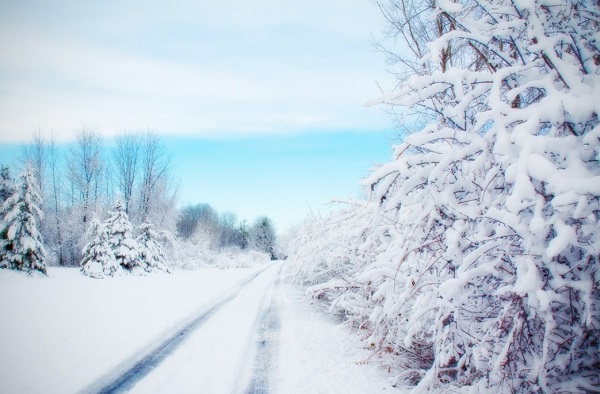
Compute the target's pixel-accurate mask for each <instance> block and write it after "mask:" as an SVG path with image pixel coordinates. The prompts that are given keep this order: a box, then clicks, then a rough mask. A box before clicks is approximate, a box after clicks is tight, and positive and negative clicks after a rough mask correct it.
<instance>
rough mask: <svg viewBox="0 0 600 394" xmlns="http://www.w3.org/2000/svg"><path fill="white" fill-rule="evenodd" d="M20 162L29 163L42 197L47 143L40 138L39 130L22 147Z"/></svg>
mask: <svg viewBox="0 0 600 394" xmlns="http://www.w3.org/2000/svg"><path fill="white" fill-rule="evenodd" d="M21 153H22V157H21V161H22V162H23V164H26V163H30V165H31V167H32V169H33V175H34V177H35V179H36V181H37V186H38V188H39V190H40V193H41V195H42V197H43V196H44V192H45V190H44V172H45V170H46V166H47V156H48V143H47V142H46V140H45V139H44V137H43V136H42V133H41V131H40V129H38V130H36V131H35V132H34V133H33V136H32V138H31V141H30V142H29V143H27V144H25V145H23V147H22V152H21Z"/></svg>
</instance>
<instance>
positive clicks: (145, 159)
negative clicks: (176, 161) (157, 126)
mask: <svg viewBox="0 0 600 394" xmlns="http://www.w3.org/2000/svg"><path fill="white" fill-rule="evenodd" d="M140 158H141V163H140V166H141V175H142V182H141V185H140V212H141V215H142V222H147V221H149V219H150V218H149V216H150V211H151V210H152V209H154V208H158V202H159V201H160V200H164V199H165V198H166V199H169V198H168V196H167V194H168V193H169V191H168V181H169V179H168V176H169V172H170V171H171V157H170V155H169V153H168V151H167V147H166V146H165V144H164V143H162V142H161V141H160V139H159V138H158V136H157V135H156V134H154V133H152V132H150V131H148V132H147V133H146V135H145V136H144V137H143V141H142V148H141V156H140ZM160 194H162V196H161V195H160Z"/></svg>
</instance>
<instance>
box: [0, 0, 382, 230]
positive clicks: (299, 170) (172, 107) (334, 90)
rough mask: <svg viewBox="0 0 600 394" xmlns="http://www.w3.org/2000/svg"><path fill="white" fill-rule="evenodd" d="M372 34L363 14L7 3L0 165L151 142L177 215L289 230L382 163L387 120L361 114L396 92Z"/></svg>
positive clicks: (313, 6)
mask: <svg viewBox="0 0 600 394" xmlns="http://www.w3.org/2000/svg"><path fill="white" fill-rule="evenodd" d="M380 22H381V17H380V16H379V15H378V11H377V10H376V8H375V7H374V6H372V5H371V3H370V1H368V0H357V1H351V2H349V1H345V0H330V1H327V2H323V1H317V0H306V1H303V2H295V1H294V2H293V1H281V0H280V1H275V0H256V1H252V2H242V1H233V0H223V1H180V0H176V1H169V2H159V1H131V0H125V1H93V2H88V1H82V2H73V1H66V0H57V1H53V2H47V1H28V0H24V1H18V2H1V3H0V53H2V56H1V57H0V153H2V155H3V156H4V157H6V158H8V157H9V156H10V153H9V152H11V149H12V147H14V146H16V144H19V143H22V142H24V141H26V140H27V139H28V138H29V137H30V135H31V133H32V131H34V130H37V129H40V130H41V131H42V133H43V134H44V133H47V134H49V133H51V132H52V133H54V134H55V135H56V136H57V137H58V139H59V140H60V141H63V142H65V143H68V141H69V140H70V139H71V138H72V136H73V132H74V131H75V130H77V129H79V128H81V127H82V126H85V127H89V128H93V129H94V130H96V131H98V132H99V133H101V134H103V135H105V136H106V137H110V136H111V135H114V134H116V133H118V132H121V131H126V130H146V129H148V128H150V129H152V130H155V131H156V132H157V133H159V134H161V135H162V136H163V138H164V139H165V141H166V142H167V143H168V144H169V146H170V147H171V150H172V153H173V154H174V156H175V157H176V163H177V168H178V175H179V176H180V177H181V179H182V186H181V192H182V193H181V201H182V203H183V202H208V203H210V204H212V205H214V206H215V207H217V208H218V209H220V210H221V209H222V210H230V211H234V212H236V213H238V214H239V216H241V217H245V218H247V219H249V220H252V219H253V218H254V217H253V216H252V215H253V214H254V212H261V214H267V215H271V216H273V217H274V219H275V220H276V221H279V222H281V224H280V227H285V226H286V225H287V223H289V222H291V221H298V220H299V218H301V217H302V216H303V215H304V214H305V213H306V211H307V205H311V206H313V205H315V204H317V202H319V201H323V202H324V201H328V200H329V199H331V198H339V197H346V196H348V195H354V194H356V192H357V190H358V186H357V182H358V180H359V179H360V178H361V177H362V176H364V175H365V174H366V172H367V170H368V168H369V166H370V163H371V162H374V161H382V160H385V159H386V158H387V157H388V153H389V148H388V138H389V137H390V136H392V135H393V130H392V121H391V119H390V118H389V116H388V115H386V114H385V113H384V112H383V110H382V109H381V108H367V107H365V106H364V105H363V104H364V103H365V102H366V101H368V100H370V99H373V98H376V97H378V96H379V94H380V91H379V88H378V84H379V85H381V86H384V87H389V86H390V83H389V81H390V78H389V77H388V76H387V75H386V74H385V72H384V69H385V64H384V61H383V56H382V55H381V54H379V53H376V52H375V51H374V50H373V48H372V47H371V45H370V39H371V35H378V34H379V31H380ZM0 161H6V160H5V159H4V158H2V159H0ZM236 163H238V164H239V166H237V167H236V165H235V164H236ZM242 164H243V166H242ZM242 167H243V168H242ZM240 168H241V169H243V170H244V172H242V173H243V174H244V175H243V176H242V177H239V176H238V175H237V174H240ZM198 173H202V177H197V176H196V174H198ZM224 179H237V181H236V182H224V181H223V180H224ZM265 179H267V180H269V181H265ZM232 183H237V184H236V185H234V186H235V187H232V185H231V184H232ZM236 193H237V194H238V195H237V196H236V195H235V194H236ZM240 196H245V198H243V199H242V198H240ZM298 210H302V212H298ZM286 212H287V213H286ZM284 223H286V224H284Z"/></svg>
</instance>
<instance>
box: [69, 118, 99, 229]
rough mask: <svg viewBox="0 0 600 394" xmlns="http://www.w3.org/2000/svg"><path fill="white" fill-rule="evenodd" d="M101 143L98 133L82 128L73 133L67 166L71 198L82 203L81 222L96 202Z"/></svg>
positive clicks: (86, 217)
mask: <svg viewBox="0 0 600 394" xmlns="http://www.w3.org/2000/svg"><path fill="white" fill-rule="evenodd" d="M101 153H102V145H101V139H100V136H99V135H98V133H96V132H95V131H93V130H90V129H86V128H82V129H81V130H79V131H77V132H76V134H75V142H74V143H73V145H72V146H71V148H70V150H69V158H68V161H67V166H68V170H69V177H70V178H71V181H72V187H73V190H72V191H73V192H74V195H73V200H74V201H77V200H78V201H80V202H81V204H82V210H83V216H82V222H83V223H84V224H85V223H87V222H88V221H89V219H90V218H89V212H90V209H91V204H92V203H95V202H97V197H98V183H99V175H100V173H101V172H102V158H101Z"/></svg>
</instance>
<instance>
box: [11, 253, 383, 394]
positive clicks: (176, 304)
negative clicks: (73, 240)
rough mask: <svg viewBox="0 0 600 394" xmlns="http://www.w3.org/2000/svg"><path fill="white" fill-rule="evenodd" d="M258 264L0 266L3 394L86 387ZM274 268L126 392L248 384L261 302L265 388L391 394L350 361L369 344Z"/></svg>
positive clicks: (362, 355) (378, 375) (373, 374)
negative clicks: (133, 271) (164, 269)
mask: <svg viewBox="0 0 600 394" xmlns="http://www.w3.org/2000/svg"><path fill="white" fill-rule="evenodd" d="M264 267H265V266H263V267H262V268H261V267H256V268H252V269H228V270H216V269H201V270H195V271H176V272H175V273H174V274H172V275H167V274H164V275H163V274H157V275H152V276H148V277H133V276H127V277H119V278H112V279H108V280H94V279H90V278H87V277H85V276H83V275H81V274H80V273H79V272H78V270H76V269H64V268H62V269H61V268H50V269H49V277H48V278H28V277H24V276H22V275H20V274H17V273H14V272H10V271H7V270H0V297H1V298H2V300H3V302H2V303H1V304H0V316H2V324H0V365H2V368H0V392H10V393H50V392H52V393H72V392H80V391H82V390H86V389H90V387H94V386H93V384H94V383H95V382H102V380H103V379H104V378H105V377H106V376H110V375H111V374H113V375H114V374H115V373H118V371H119V370H120V369H122V368H125V367H126V366H127V365H128V363H129V364H131V360H134V359H135V358H136V357H139V356H141V355H143V354H144V353H145V352H147V350H148V349H150V348H152V347H153V346H155V345H156V343H158V342H160V341H161V340H162V339H164V338H166V337H168V336H169V335H170V334H172V333H173V332H174V331H175V330H176V329H177V328H179V327H180V326H182V325H183V324H185V323H186V322H187V321H189V320H190V319H192V318H193V317H194V316H197V315H198V314H199V313H200V312H202V311H203V310H206V309H207V308H208V307H209V306H211V305H213V304H214V303H215V302H217V301H218V300H219V299H222V298H223V296H224V295H226V294H228V293H229V292H230V291H231V289H235V288H237V287H239V286H238V284H239V283H240V282H242V281H243V280H244V279H246V278H249V277H251V276H252V275H254V274H255V273H257V272H258V271H260V270H261V269H263V268H264ZM278 274H279V266H278V264H273V265H268V268H267V270H266V271H265V272H264V273H262V274H260V275H259V276H258V277H257V278H256V279H255V280H253V281H251V282H250V283H249V284H248V285H247V286H244V287H243V288H241V290H240V293H239V295H238V296H237V297H235V298H233V299H232V301H231V302H229V303H228V304H226V305H224V306H223V307H222V308H220V309H219V310H218V311H217V312H215V314H214V315H212V316H210V318H208V319H207V322H206V324H204V325H203V326H201V327H199V328H198V329H197V330H196V332H194V333H193V334H192V335H191V336H190V337H189V338H188V339H186V341H185V342H184V343H183V344H182V345H181V346H180V347H179V348H178V349H177V350H176V351H175V352H174V353H173V355H172V356H170V357H168V358H167V359H165V360H164V362H163V363H161V364H160V365H159V366H158V367H157V368H156V369H155V370H153V371H152V372H151V373H150V374H149V375H148V376H147V377H145V378H144V379H142V380H141V381H140V382H139V383H138V384H137V385H136V387H134V390H133V391H136V392H172V390H173V389H176V390H177V392H198V390H200V391H204V392H208V391H205V390H204V389H209V391H210V392H231V391H232V390H234V391H235V390H244V389H245V387H244V385H245V382H244V380H245V379H249V377H250V375H251V373H252V364H253V352H254V345H255V343H256V330H257V326H258V323H259V322H258V318H259V316H260V315H261V312H262V310H263V309H264V307H265V305H268V304H271V305H273V306H274V310H276V311H277V314H278V325H277V329H276V330H275V332H273V333H272V335H273V337H274V338H275V339H274V341H273V343H274V344H275V347H274V349H273V351H272V353H273V354H272V356H273V360H274V364H273V365H272V370H271V371H269V373H270V374H271V375H272V376H271V378H270V379H269V381H270V387H271V389H272V392H277V393H305V392H322V393H330V392H344V393H348V392H355V393H378V392H390V391H393V389H392V388H391V387H390V386H389V385H388V384H387V381H386V376H385V374H384V373H383V372H381V371H379V370H377V369H375V368H374V367H372V366H365V365H358V364H359V362H360V361H362V360H364V359H366V357H368V352H366V351H365V352H363V351H360V350H358V351H357V350H356V344H355V343H352V338H350V337H349V336H348V334H347V332H346V331H345V330H343V329H342V328H341V327H339V326H337V325H335V324H334V323H333V322H332V321H330V320H327V319H328V318H327V317H326V316H324V315H321V314H320V313H318V312H317V311H316V309H315V308H314V307H313V306H312V305H311V304H310V302H308V301H306V300H305V299H304V298H303V297H301V294H300V292H299V291H298V290H297V289H296V288H294V287H292V286H290V285H285V284H278V282H276V279H277V276H278ZM276 284H277V285H276ZM201 371H204V372H201Z"/></svg>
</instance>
